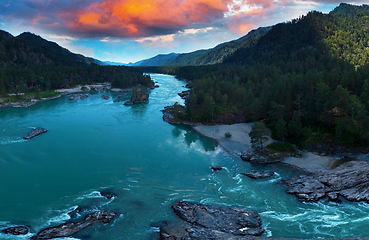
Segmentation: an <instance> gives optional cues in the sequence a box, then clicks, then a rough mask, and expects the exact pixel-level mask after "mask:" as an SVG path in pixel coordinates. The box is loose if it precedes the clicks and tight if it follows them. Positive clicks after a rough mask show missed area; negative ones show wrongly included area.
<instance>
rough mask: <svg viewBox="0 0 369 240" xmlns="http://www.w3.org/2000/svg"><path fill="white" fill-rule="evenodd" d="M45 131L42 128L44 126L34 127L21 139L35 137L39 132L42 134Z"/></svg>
mask: <svg viewBox="0 0 369 240" xmlns="http://www.w3.org/2000/svg"><path fill="white" fill-rule="evenodd" d="M45 132H47V130H46V129H44V128H36V129H34V130H32V132H30V133H28V134H27V136H25V137H23V139H26V140H28V139H31V138H34V137H36V136H38V135H40V134H43V133H45Z"/></svg>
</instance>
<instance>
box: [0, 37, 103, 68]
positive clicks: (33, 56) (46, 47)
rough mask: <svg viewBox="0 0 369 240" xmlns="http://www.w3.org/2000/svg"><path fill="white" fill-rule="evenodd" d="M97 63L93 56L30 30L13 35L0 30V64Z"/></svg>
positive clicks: (68, 64) (67, 64)
mask: <svg viewBox="0 0 369 240" xmlns="http://www.w3.org/2000/svg"><path fill="white" fill-rule="evenodd" d="M78 63H82V64H87V65H89V64H91V63H95V64H99V63H98V62H97V61H96V60H95V59H93V58H86V57H85V56H83V55H80V54H75V53H72V52H70V51H69V50H68V49H65V48H63V47H61V46H59V45H58V44H56V43H55V42H50V41H47V40H45V39H43V38H42V37H40V36H37V35H35V34H33V33H30V32H25V33H22V34H20V35H19V36H17V37H14V36H13V35H11V34H10V33H8V32H5V31H1V30H0V65H4V66H5V65H9V64H10V65H16V66H23V67H28V66H33V65H43V64H46V65H65V66H70V65H74V64H78Z"/></svg>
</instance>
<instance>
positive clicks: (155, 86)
mask: <svg viewBox="0 0 369 240" xmlns="http://www.w3.org/2000/svg"><path fill="white" fill-rule="evenodd" d="M158 87H159V85H155V82H154V81H151V83H150V84H149V86H148V87H147V89H155V88H158Z"/></svg>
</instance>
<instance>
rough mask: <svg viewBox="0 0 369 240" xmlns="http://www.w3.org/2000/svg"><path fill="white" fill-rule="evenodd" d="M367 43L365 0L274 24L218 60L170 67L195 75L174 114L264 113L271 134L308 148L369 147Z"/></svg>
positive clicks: (220, 118)
mask: <svg viewBox="0 0 369 240" xmlns="http://www.w3.org/2000/svg"><path fill="white" fill-rule="evenodd" d="M368 43H369V6H368V5H362V6H354V5H349V4H340V5H339V6H338V7H337V8H335V9H334V10H333V11H331V12H330V13H329V14H324V13H321V12H317V11H312V12H309V13H308V14H307V15H305V16H302V17H299V18H298V19H293V20H291V21H289V22H284V23H279V24H276V25H274V26H273V27H272V28H271V29H270V30H269V31H268V32H267V33H265V34H264V35H261V36H259V37H257V38H250V39H248V40H247V41H246V42H244V43H243V44H242V45H241V47H239V48H237V50H236V51H235V52H234V53H233V54H231V55H228V56H227V57H226V58H224V60H223V63H220V64H215V65H206V66H183V67H177V68H173V69H174V72H173V73H172V74H174V75H176V76H177V77H178V78H181V79H186V80H189V81H192V82H193V88H192V89H191V92H190V97H189V98H188V99H187V106H186V108H185V112H184V113H181V114H178V116H174V117H177V118H181V121H182V120H187V121H196V122H204V123H222V124H224V123H231V122H257V121H262V122H263V123H265V124H266V125H267V127H268V128H270V129H271V131H272V136H273V138H275V139H278V140H281V141H284V140H287V141H289V142H291V143H293V144H301V145H302V146H304V147H307V148H310V149H312V150H313V151H317V150H318V149H320V150H322V151H326V152H331V153H332V152H335V151H346V150H342V149H344V148H343V147H342V145H343V146H345V147H347V148H353V147H367V146H368V143H369V78H368V76H369V44H368ZM336 145H341V147H337V148H336ZM340 149H341V150H340ZM318 151H319V150H318ZM365 151H367V150H365Z"/></svg>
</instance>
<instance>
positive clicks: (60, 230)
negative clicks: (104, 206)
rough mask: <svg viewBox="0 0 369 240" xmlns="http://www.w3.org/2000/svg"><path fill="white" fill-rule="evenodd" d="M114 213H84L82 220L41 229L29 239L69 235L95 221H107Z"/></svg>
mask: <svg viewBox="0 0 369 240" xmlns="http://www.w3.org/2000/svg"><path fill="white" fill-rule="evenodd" d="M115 214H116V213H115V212H113V211H97V212H94V213H91V214H88V215H86V217H85V218H84V220H83V221H80V222H70V223H64V224H61V225H59V226H56V227H50V228H46V229H44V230H41V231H40V232H39V233H37V235H35V236H33V237H31V239H52V238H60V237H70V236H73V235H74V234H76V233H77V232H79V231H81V230H82V229H84V228H86V227H88V226H91V225H93V224H95V223H98V222H102V223H109V222H110V221H111V220H112V219H113V218H114V217H115Z"/></svg>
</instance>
